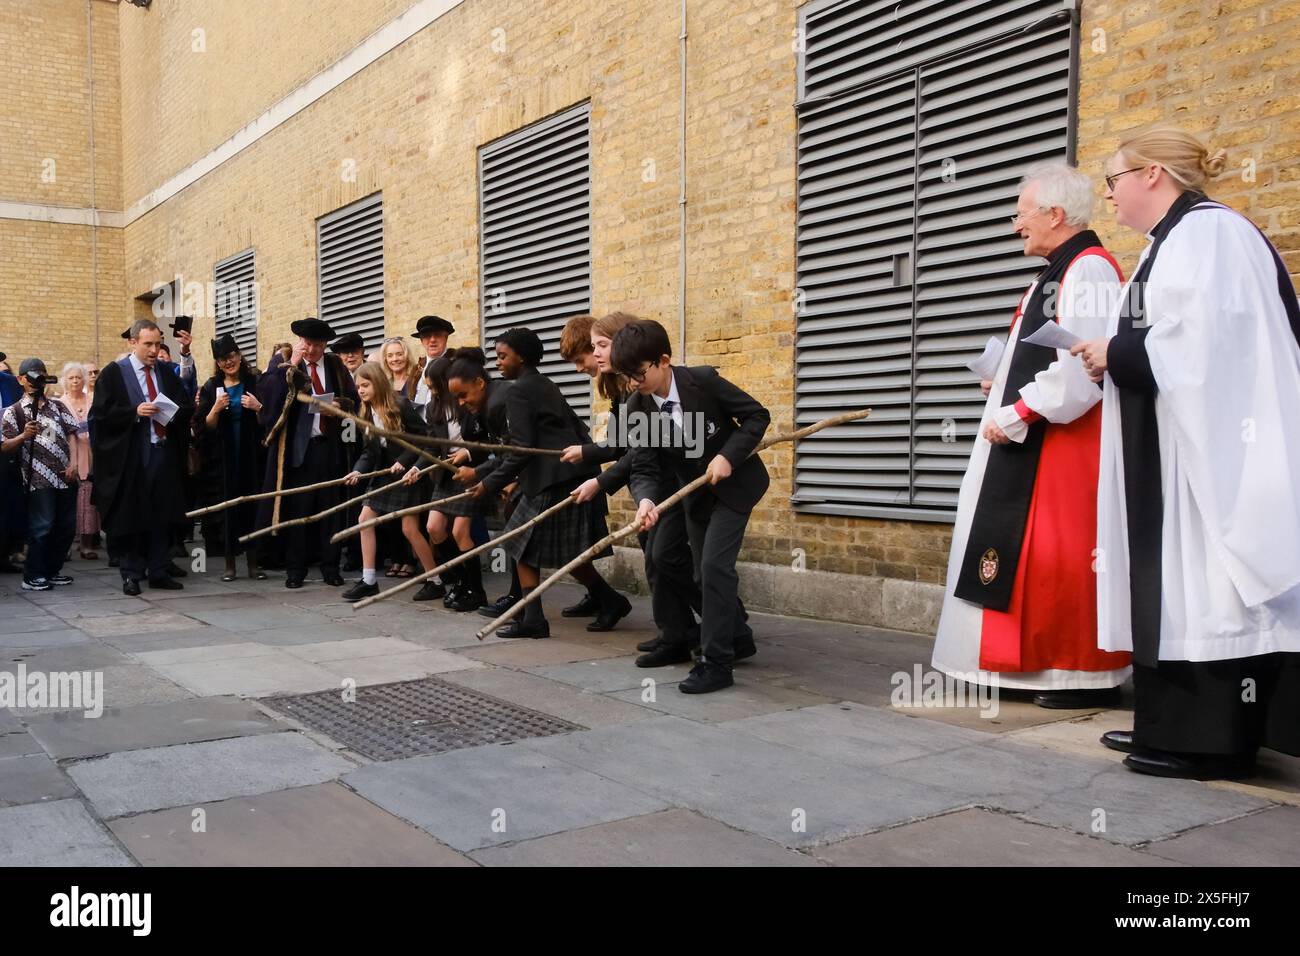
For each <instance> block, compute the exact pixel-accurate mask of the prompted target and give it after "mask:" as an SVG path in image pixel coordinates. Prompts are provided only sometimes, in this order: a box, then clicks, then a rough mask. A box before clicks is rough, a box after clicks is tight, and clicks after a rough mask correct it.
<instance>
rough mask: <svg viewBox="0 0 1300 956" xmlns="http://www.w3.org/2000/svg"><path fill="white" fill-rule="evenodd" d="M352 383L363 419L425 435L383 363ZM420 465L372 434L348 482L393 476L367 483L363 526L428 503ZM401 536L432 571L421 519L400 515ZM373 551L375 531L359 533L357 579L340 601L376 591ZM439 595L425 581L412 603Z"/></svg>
mask: <svg viewBox="0 0 1300 956" xmlns="http://www.w3.org/2000/svg"><path fill="white" fill-rule="evenodd" d="M356 383H357V395H358V396H359V397H360V399H361V418H363V419H366V420H368V421H372V422H374V423H375V424H376V425H377V426H379V427H380V428H383V429H385V430H387V431H393V432H406V433H408V434H412V435H422V434H424V420H423V419H422V418H421V417H420V413H419V412H418V411H416V409H415V406H414V405H412V404H411V403H410V402H408V401H407V400H406V398H405V397H403V396H402V395H399V394H398V393H396V392H394V391H393V386H392V385H391V384H389V381H388V376H387V375H386V374H385V372H384V368H383V366H382V365H380V364H379V363H377V362H367V363H366V364H365V365H362V366H361V367H360V368H359V369H357V372H356ZM418 461H419V456H418V455H416V454H415V452H413V451H406V450H404V449H403V448H402V447H401V446H400V445H397V444H394V443H391V442H389V441H388V440H387V439H385V438H382V437H380V436H377V435H374V434H373V433H371V434H370V436H369V438H368V439H367V440H366V445H365V450H364V451H362V453H361V457H360V458H358V459H357V463H356V464H355V465H354V466H353V468H352V471H350V472H349V473H348V475H347V484H349V485H356V484H357V483H358V482H360V481H361V476H362V475H364V474H365V473H366V472H369V471H376V470H378V469H380V468H387V469H388V471H389V474H390V475H391V477H389V475H377V476H375V477H374V478H371V479H369V484H368V485H367V493H366V496H365V498H364V499H362V502H361V521H362V523H364V522H366V521H369V520H371V519H372V518H376V517H378V516H379V515H385V514H390V513H391V512H394V511H401V510H402V509H404V508H411V507H414V506H415V505H418V504H420V503H422V502H425V501H428V500H429V481H428V477H427V476H423V475H420V473H419V472H420V468H419V464H418ZM403 472H405V473H406V480H405V483H404V484H402V485H399V486H398V487H396V488H393V489H392V490H390V491H385V492H382V493H380V494H375V493H374V490H375V489H378V488H380V487H382V486H384V485H387V484H391V483H392V482H393V481H394V480H395V479H396V478H397V477H398V476H400V475H401V474H402V473H403ZM402 535H403V536H404V537H405V538H406V540H407V541H408V542H410V544H411V549H412V550H413V551H414V552H415V556H416V558H417V559H418V560H419V562H420V565H421V566H422V567H423V568H424V570H426V571H428V570H430V569H431V568H432V567H433V551H432V550H431V549H430V548H429V541H428V539H426V538H425V537H424V533H423V532H422V531H421V528H420V515H418V514H409V515H403V516H402ZM376 551H377V545H376V542H375V529H374V528H366V529H365V530H363V531H362V532H361V580H360V581H358V582H357V583H356V584H354V585H353V586H352V587H350V588H348V590H346V591H344V592H343V600H345V601H360V600H361V599H362V598H366V597H371V596H372V595H375V594H378V593H379V584H378V583H377V580H376V576H375V565H376V560H375V558H376ZM437 596H438V594H437V591H436V585H434V583H433V582H432V581H425V582H424V585H423V586H422V587H421V588H420V590H419V591H418V592H417V593H416V595H415V600H417V601H430V600H432V599H433V598H434V597H437Z"/></svg>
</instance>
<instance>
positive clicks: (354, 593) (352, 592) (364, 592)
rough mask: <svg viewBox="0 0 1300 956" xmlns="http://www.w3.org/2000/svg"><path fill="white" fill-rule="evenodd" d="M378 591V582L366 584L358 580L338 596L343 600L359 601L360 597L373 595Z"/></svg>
mask: <svg viewBox="0 0 1300 956" xmlns="http://www.w3.org/2000/svg"><path fill="white" fill-rule="evenodd" d="M378 593H379V585H378V584H367V583H366V582H365V581H358V582H357V583H356V584H354V585H352V587H350V588H348V589H347V590H346V591H344V592H343V593H342V594H341V595H339V596H340V597H342V598H343V600H345V601H360V600H361V599H362V598H368V597H374V596H375V595H376V594H378Z"/></svg>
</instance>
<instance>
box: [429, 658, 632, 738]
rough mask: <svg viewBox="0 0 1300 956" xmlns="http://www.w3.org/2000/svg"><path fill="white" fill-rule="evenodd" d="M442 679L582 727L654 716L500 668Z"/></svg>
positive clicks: (453, 674) (455, 673)
mask: <svg viewBox="0 0 1300 956" xmlns="http://www.w3.org/2000/svg"><path fill="white" fill-rule="evenodd" d="M442 679H443V680H445V681H447V682H448V683H451V684H459V685H460V686H462V687H468V688H469V689H470V690H476V691H479V692H480V693H484V694H487V695H489V696H491V697H496V698H499V699H500V700H504V701H508V702H510V703H512V704H518V705H519V706H520V707H527V708H528V709H529V710H536V711H539V712H540V713H543V714H550V715H551V716H552V717H559V718H560V719H561V720H567V721H570V722H571V723H575V724H578V725H580V726H583V727H604V726H607V725H609V724H627V723H631V722H632V721H634V720H645V719H647V718H649V717H653V716H655V713H656V711H653V710H649V709H647V708H645V707H641V706H639V705H634V704H627V703H624V702H622V701H618V700H613V699H612V698H609V697H606V696H604V695H603V694H593V693H591V692H589V691H584V690H580V689H579V688H577V687H574V686H572V685H571V684H561V683H559V682H558V681H553V680H547V679H546V678H544V677H538V676H536V675H535V674H525V673H521V672H519V671H512V670H506V669H505V668H501V667H483V668H479V669H475V670H464V671H455V672H454V673H449V674H444V675H442Z"/></svg>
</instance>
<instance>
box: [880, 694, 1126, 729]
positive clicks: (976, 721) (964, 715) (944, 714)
mask: <svg viewBox="0 0 1300 956" xmlns="http://www.w3.org/2000/svg"><path fill="white" fill-rule="evenodd" d="M897 709H898V710H907V711H910V712H911V713H914V714H915V715H916V716H918V717H923V718H925V719H926V720H934V721H939V722H941V723H945V724H951V725H953V726H954V727H969V728H970V729H971V730H980V731H983V732H985V733H989V734H999V735H1000V734H1005V733H1008V732H1010V731H1020V730H1025V729H1027V728H1030V727H1041V726H1045V725H1048V724H1054V723H1058V722H1060V721H1070V720H1077V719H1078V718H1080V717H1085V716H1088V715H1093V714H1099V713H1101V712H1102V708H1099V707H1092V708H1085V709H1081V710H1049V709H1048V708H1046V707H1039V706H1038V705H1037V704H1035V703H1034V702H1033V701H1032V700H1031V699H1029V698H1027V697H1022V696H1020V695H1019V694H1015V693H1014V692H1011V691H1006V690H1004V691H1002V692H1001V693H1000V694H999V695H998V715H997V716H996V717H992V718H989V717H984V716H981V711H980V709H979V708H978V707H910V708H909V707H900V708H897ZM1129 725H1130V726H1132V718H1131V717H1130V718H1129Z"/></svg>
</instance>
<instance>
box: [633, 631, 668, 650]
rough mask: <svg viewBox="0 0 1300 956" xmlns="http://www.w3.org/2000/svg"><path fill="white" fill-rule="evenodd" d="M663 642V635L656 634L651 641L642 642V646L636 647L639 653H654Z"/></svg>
mask: <svg viewBox="0 0 1300 956" xmlns="http://www.w3.org/2000/svg"><path fill="white" fill-rule="evenodd" d="M663 642H664V636H663V635H662V634H656V635H655V636H654V637H652V638H650V640H648V641H642V642H641V643H640V644H638V645H637V646H636V649H637V650H638V651H653V650H654V649H655V648H657V647H658V646H659V645H660V644H662V643H663Z"/></svg>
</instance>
